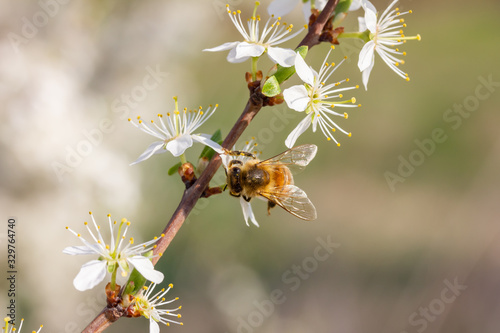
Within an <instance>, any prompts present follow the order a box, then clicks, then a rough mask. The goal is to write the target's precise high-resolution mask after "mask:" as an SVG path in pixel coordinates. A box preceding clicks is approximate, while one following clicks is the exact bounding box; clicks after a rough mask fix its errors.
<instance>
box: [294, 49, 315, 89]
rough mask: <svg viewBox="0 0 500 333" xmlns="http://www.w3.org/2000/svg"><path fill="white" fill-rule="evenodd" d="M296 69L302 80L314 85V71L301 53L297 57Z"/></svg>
mask: <svg viewBox="0 0 500 333" xmlns="http://www.w3.org/2000/svg"><path fill="white" fill-rule="evenodd" d="M295 71H296V72H297V75H298V76H299V77H300V78H301V80H302V81H304V82H305V83H307V84H308V85H310V86H311V87H312V86H314V72H313V71H312V69H311V67H310V66H309V65H307V64H306V62H305V61H304V59H302V57H301V56H300V55H297V56H296V57H295Z"/></svg>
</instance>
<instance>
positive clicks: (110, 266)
mask: <svg viewBox="0 0 500 333" xmlns="http://www.w3.org/2000/svg"><path fill="white" fill-rule="evenodd" d="M106 268H107V270H108V272H109V273H113V272H114V271H115V270H116V269H118V263H116V262H115V263H113V264H111V265H108V267H106Z"/></svg>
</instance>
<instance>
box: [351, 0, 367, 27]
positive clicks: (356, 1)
mask: <svg viewBox="0 0 500 333" xmlns="http://www.w3.org/2000/svg"><path fill="white" fill-rule="evenodd" d="M361 5H363V0H352V2H351V5H350V6H349V11H350V12H352V11H355V10H358V9H359V8H361ZM363 31H364V30H363Z"/></svg>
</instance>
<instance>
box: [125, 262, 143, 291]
mask: <svg viewBox="0 0 500 333" xmlns="http://www.w3.org/2000/svg"><path fill="white" fill-rule="evenodd" d="M130 282H133V285H132V286H130ZM144 284H146V278H145V277H144V276H142V274H141V273H139V271H138V270H137V269H135V268H134V269H133V270H132V273H130V277H129V279H128V281H127V284H126V289H125V293H126V294H130V295H135V294H137V293H138V292H139V291H140V290H141V288H142V287H143V286H144Z"/></svg>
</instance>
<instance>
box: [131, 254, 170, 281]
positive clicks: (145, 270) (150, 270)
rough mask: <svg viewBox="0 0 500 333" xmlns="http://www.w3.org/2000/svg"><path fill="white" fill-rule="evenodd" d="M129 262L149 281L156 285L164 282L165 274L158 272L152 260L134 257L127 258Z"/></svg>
mask: <svg viewBox="0 0 500 333" xmlns="http://www.w3.org/2000/svg"><path fill="white" fill-rule="evenodd" d="M127 261H128V262H129V263H131V264H132V266H134V267H135V269H137V270H138V271H139V273H141V275H142V276H144V277H145V278H146V279H147V280H149V281H151V282H154V283H156V284H158V283H161V282H162V281H163V277H164V276H163V273H162V272H159V271H156V270H155V267H154V266H153V263H152V262H151V260H149V259H148V258H146V257H144V256H133V257H130V258H127Z"/></svg>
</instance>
